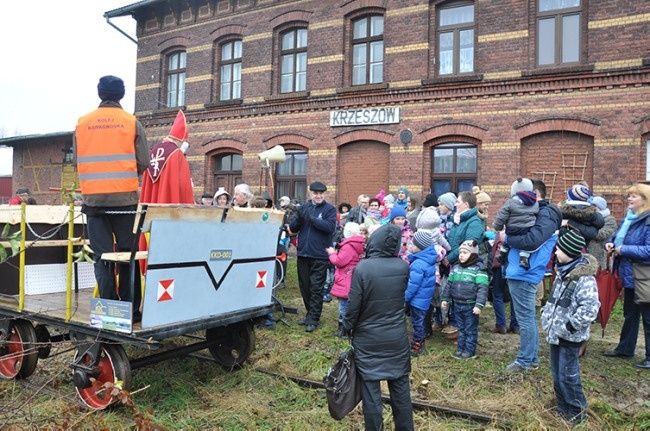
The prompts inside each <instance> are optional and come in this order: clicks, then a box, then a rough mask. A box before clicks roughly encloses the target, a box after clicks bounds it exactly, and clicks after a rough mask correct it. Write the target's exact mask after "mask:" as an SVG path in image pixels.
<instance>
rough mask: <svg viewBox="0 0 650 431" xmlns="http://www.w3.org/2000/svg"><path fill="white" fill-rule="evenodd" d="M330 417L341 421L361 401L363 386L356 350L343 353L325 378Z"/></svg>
mask: <svg viewBox="0 0 650 431" xmlns="http://www.w3.org/2000/svg"><path fill="white" fill-rule="evenodd" d="M323 384H324V386H325V392H326V394H327V406H328V408H329V411H330V415H331V416H332V417H333V418H334V419H336V420H337V421H340V420H341V419H343V418H344V417H345V416H346V415H347V414H348V413H350V412H351V411H352V410H354V408H355V407H356V406H357V405H358V404H359V401H361V386H360V384H359V377H358V376H357V368H356V366H355V365H354V349H353V348H352V347H350V349H348V350H346V351H345V352H343V353H341V354H340V355H339V357H338V359H337V360H336V363H334V365H333V366H332V367H331V368H330V369H329V370H328V371H327V375H326V376H325V377H323Z"/></svg>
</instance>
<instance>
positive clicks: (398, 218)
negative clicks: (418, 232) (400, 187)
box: [388, 205, 413, 262]
mask: <svg viewBox="0 0 650 431" xmlns="http://www.w3.org/2000/svg"><path fill="white" fill-rule="evenodd" d="M388 223H391V224H394V225H397V226H398V227H399V228H400V229H402V246H401V247H400V249H399V254H398V255H397V257H399V258H401V259H402V260H404V261H405V262H408V255H409V254H410V252H409V248H408V247H409V244H410V243H411V239H412V238H413V231H412V230H411V227H410V226H409V221H408V220H407V219H406V211H405V210H404V208H402V207H401V206H399V205H395V206H393V208H391V210H390V214H389V216H388Z"/></svg>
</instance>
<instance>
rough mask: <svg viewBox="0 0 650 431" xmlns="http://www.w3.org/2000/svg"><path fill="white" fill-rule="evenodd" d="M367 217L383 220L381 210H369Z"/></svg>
mask: <svg viewBox="0 0 650 431" xmlns="http://www.w3.org/2000/svg"><path fill="white" fill-rule="evenodd" d="M366 217H370V218H371V219H373V220H377V221H379V220H381V210H374V209H370V208H368V210H367V211H366Z"/></svg>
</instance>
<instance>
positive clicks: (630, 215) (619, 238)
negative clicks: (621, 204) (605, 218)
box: [614, 210, 639, 247]
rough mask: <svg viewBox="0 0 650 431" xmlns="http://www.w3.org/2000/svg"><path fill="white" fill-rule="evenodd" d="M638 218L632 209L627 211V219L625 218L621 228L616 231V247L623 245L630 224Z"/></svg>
mask: <svg viewBox="0 0 650 431" xmlns="http://www.w3.org/2000/svg"><path fill="white" fill-rule="evenodd" d="M638 218H639V216H638V215H636V214H634V212H633V211H632V210H628V211H627V214H625V219H623V223H622V224H621V228H620V229H619V230H618V232H616V237H615V238H614V247H620V246H622V245H623V240H624V239H625V236H626V235H627V231H628V230H630V225H632V222H634V221H636V220H637V219H638Z"/></svg>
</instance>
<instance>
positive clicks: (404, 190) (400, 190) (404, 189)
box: [397, 187, 409, 197]
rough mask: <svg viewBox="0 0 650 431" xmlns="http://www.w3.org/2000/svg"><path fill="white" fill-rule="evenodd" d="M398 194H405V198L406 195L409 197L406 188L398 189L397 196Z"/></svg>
mask: <svg viewBox="0 0 650 431" xmlns="http://www.w3.org/2000/svg"><path fill="white" fill-rule="evenodd" d="M400 192H404V194H405V195H406V196H407V197H408V195H409V189H407V188H406V187H400V188H399V189H397V194H399V193H400Z"/></svg>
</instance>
